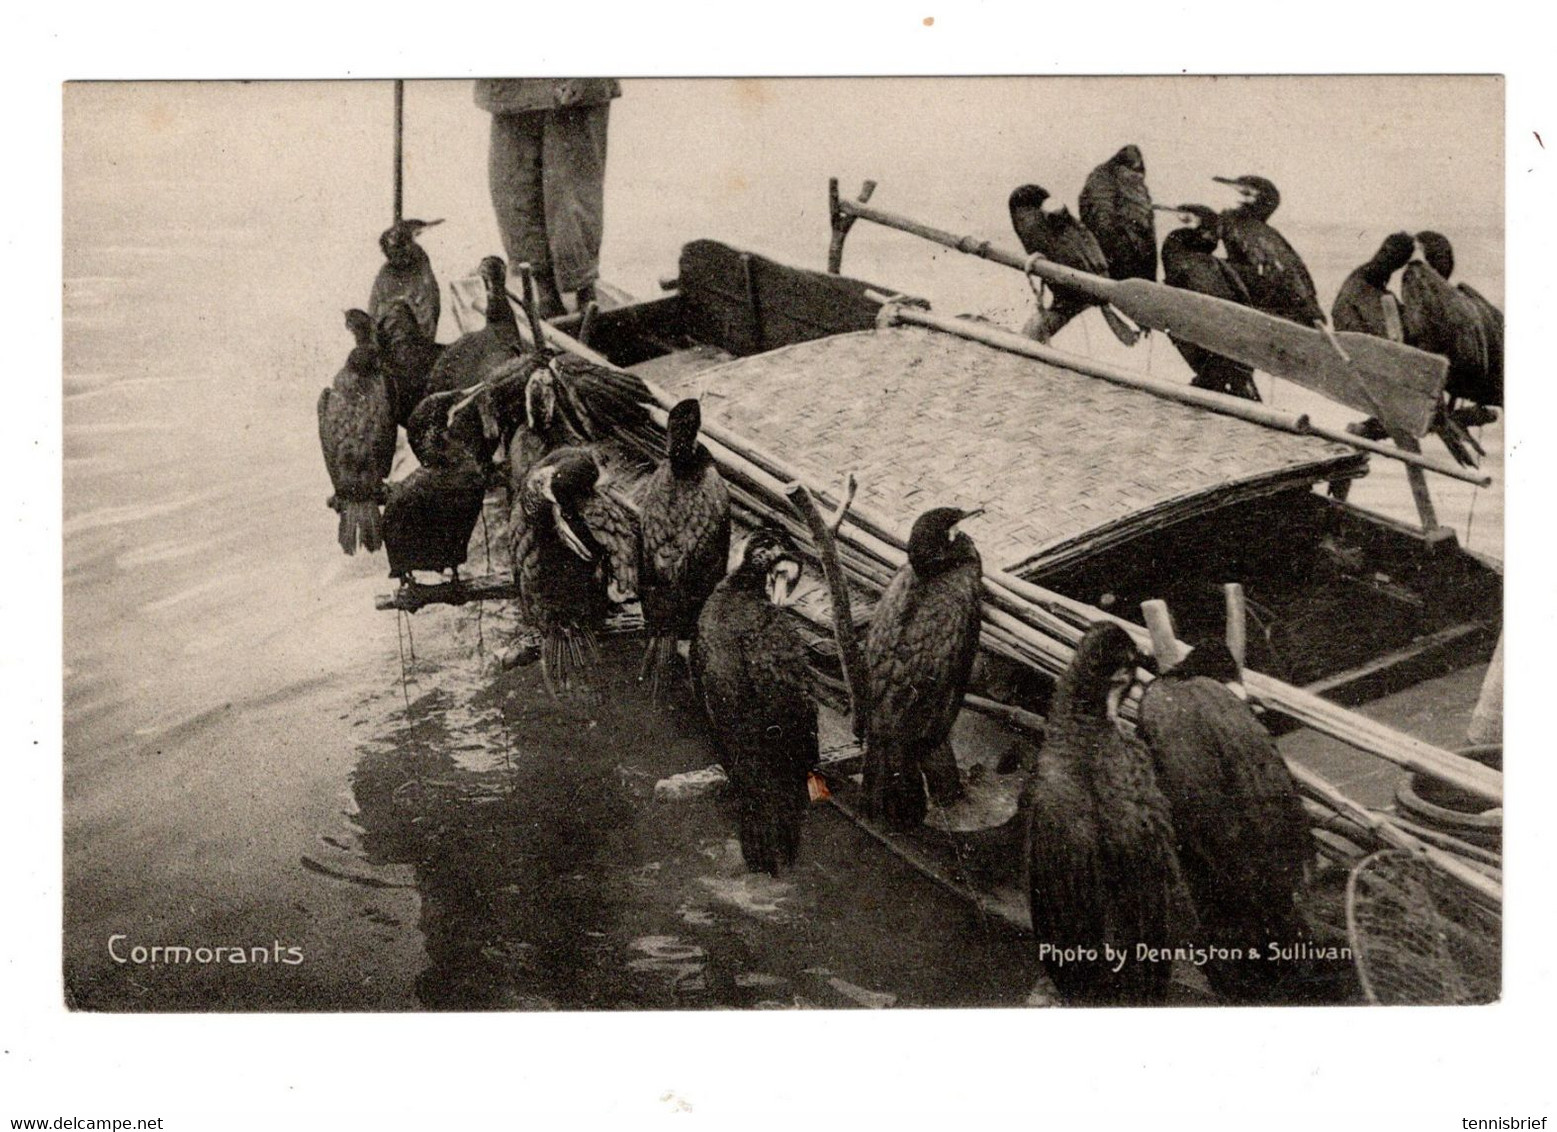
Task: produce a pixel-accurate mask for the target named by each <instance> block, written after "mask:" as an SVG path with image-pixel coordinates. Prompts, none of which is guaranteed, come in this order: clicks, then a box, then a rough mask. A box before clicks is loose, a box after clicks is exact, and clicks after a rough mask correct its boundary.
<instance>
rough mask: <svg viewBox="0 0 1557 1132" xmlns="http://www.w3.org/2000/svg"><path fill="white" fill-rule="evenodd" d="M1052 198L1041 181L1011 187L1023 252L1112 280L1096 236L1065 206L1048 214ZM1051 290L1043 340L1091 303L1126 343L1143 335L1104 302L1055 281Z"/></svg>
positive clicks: (1041, 327)
mask: <svg viewBox="0 0 1557 1132" xmlns="http://www.w3.org/2000/svg"><path fill="white" fill-rule="evenodd" d="M1048 199H1049V190H1048V189H1045V188H1043V187H1042V186H1040V185H1022V186H1020V187H1018V188H1016V189H1014V190H1013V191H1012V193H1011V196H1010V198H1009V199H1008V201H1007V202H1006V204H1007V208H1008V209H1009V210H1010V213H1011V227H1012V228H1014V229H1016V238H1017V239H1018V240H1020V241H1021V242H1022V250H1023V251H1025V252H1027V253H1028V254H1029V255H1041V256H1043V258H1044V259H1051V260H1053V261H1054V262H1055V263H1058V264H1061V265H1063V266H1065V267H1073V268H1075V269H1076V270H1077V271H1085V272H1088V273H1089V274H1092V275H1101V276H1103V278H1105V279H1106V278H1108V258H1107V257H1106V256H1105V255H1104V254H1103V248H1102V246H1101V245H1100V244H1099V243H1098V241H1097V237H1096V236H1094V235H1093V234H1092V233H1091V231H1089V230H1088V229H1087V227H1086V225H1084V224H1082V223H1081V221H1079V220H1077V219H1076V218H1075V217H1074V216H1072V215H1071V214H1070V209H1069V208H1067V207H1064V206H1063V205H1062V206H1061V207H1060V210H1059V211H1058V212H1045V211H1044V210H1043V205H1044V202H1045V201H1047V200H1048ZM1049 289H1050V290H1051V291H1052V292H1053V293H1054V300H1053V302H1052V303H1051V304H1050V305H1049V306H1048V307H1040V309H1039V311H1038V316H1037V318H1038V321H1037V337H1038V339H1039V340H1040V341H1043V342H1047V341H1048V340H1049V339H1050V338H1052V337H1054V335H1055V334H1056V333H1058V332H1059V330H1060V328H1061V327H1063V326H1064V325H1065V324H1066V323H1068V322H1069V321H1070V320H1071V319H1073V318H1075V317H1076V316H1077V315H1078V314H1080V313H1081V312H1082V311H1084V310H1086V309H1087V308H1088V307H1098V308H1099V309H1101V310H1102V312H1103V318H1104V320H1105V321H1107V323H1108V328H1109V329H1110V330H1112V331H1113V332H1114V336H1115V337H1116V338H1118V339H1119V340H1120V341H1121V342H1123V343H1124V344H1125V345H1126V346H1133V345H1135V343H1136V341H1137V339H1138V337H1139V336H1138V335H1137V334H1136V332H1135V331H1134V330H1132V329H1131V328H1130V327H1129V326H1127V325H1126V324H1125V322H1124V320H1123V319H1122V318H1120V317H1119V314H1118V312H1117V311H1115V310H1114V309H1113V308H1112V307H1110V306H1109V305H1108V304H1107V303H1106V302H1105V301H1103V300H1101V299H1095V298H1093V297H1092V296H1091V295H1088V294H1087V293H1086V292H1084V291H1078V290H1076V289H1075V288H1073V287H1065V286H1055V285H1053V284H1051V285H1050V288H1049Z"/></svg>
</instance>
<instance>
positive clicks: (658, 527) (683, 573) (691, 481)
mask: <svg viewBox="0 0 1557 1132" xmlns="http://www.w3.org/2000/svg"><path fill="white" fill-rule="evenodd" d="M702 423H703V414H702V408H701V406H700V405H699V404H698V402H697V400H696V399H695V398H690V397H689V398H687V399H686V400H685V401H680V402H678V403H677V404H676V405H675V406H674V407H673V408H672V409H671V410H670V419H669V421H668V422H667V424H666V430H665V432H666V459H665V462H664V463H662V464H661V465H660V466H659V467H658V468H656V469H655V470H654V474H653V475H651V476H650V477H649V479H648V482H647V483H646V484H645V485H644V488H643V494H642V495H641V496H639V503H640V507H639V513H638V521H639V527H640V529H641V531H642V542H641V543H640V546H641V557H640V559H639V561H638V598H639V600H640V601H641V602H642V603H643V626H644V629H645V631H646V632H647V633H648V635H649V641H648V645H647V646H646V647H645V649H644V654H643V668H642V670H641V671H640V672H639V679H640V680H641V679H643V678H645V677H647V678H648V679H649V682H650V683H649V686H650V690H651V691H652V693H653V694H654V695H655V696H656V697H657V696H658V695H659V689H660V682H661V679H662V677H663V676H664V673H665V669H666V667H667V666H668V665H669V664H670V658H671V657H672V656H673V655H674V654H675V651H676V642H677V641H678V640H689V639H691V637H692V635H693V632H694V631H695V630H696V629H697V625H698V611H699V610H701V609H702V608H703V602H704V601H706V600H707V598H708V595H709V594H711V593H713V591H714V587H715V586H717V585H718V584H719V583H720V581H722V580H723V578H724V576H725V571H726V570H727V569H728V568H729V564H730V492H729V490H728V489H727V488H726V487H725V485H724V478H723V477H722V476H720V474H719V468H718V467H717V466H716V465H715V464H714V458H713V457H712V456H710V455H709V454H708V449H706V448H704V447H703V446H702V445H701V444H700V443H698V439H697V433H698V429H699V428H700V427H701V426H702Z"/></svg>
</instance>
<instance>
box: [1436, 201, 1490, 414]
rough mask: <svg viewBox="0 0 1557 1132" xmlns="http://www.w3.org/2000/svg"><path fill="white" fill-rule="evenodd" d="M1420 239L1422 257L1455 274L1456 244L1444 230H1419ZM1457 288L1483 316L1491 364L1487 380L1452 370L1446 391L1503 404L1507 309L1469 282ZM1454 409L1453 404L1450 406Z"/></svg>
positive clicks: (1446, 276) (1453, 395)
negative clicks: (1498, 306) (1504, 318)
mask: <svg viewBox="0 0 1557 1132" xmlns="http://www.w3.org/2000/svg"><path fill="white" fill-rule="evenodd" d="M1416 242H1417V244H1418V246H1420V247H1421V249H1422V258H1423V259H1424V260H1426V261H1427V265H1428V266H1429V267H1431V268H1432V269H1433V270H1434V271H1436V272H1437V273H1438V274H1439V276H1440V277H1442V278H1443V279H1444V280H1445V281H1446V282H1447V281H1448V279H1449V277H1450V276H1452V275H1453V274H1454V248H1453V246H1452V245H1451V244H1450V243H1449V239H1448V237H1447V236H1445V235H1444V234H1443V233H1442V232H1418V233H1417V234H1416ZM1455 290H1457V291H1458V292H1459V293H1460V294H1461V295H1463V296H1464V297H1465V299H1466V301H1467V302H1469V303H1470V305H1471V306H1472V307H1473V308H1474V309H1475V311H1476V313H1477V315H1478V316H1479V318H1480V319H1481V329H1482V335H1483V337H1484V338H1485V339H1486V343H1487V368H1486V373H1485V378H1484V380H1474V379H1470V380H1467V378H1468V377H1469V376H1470V375H1467V374H1461V375H1456V374H1455V373H1454V372H1453V371H1452V370H1451V371H1450V374H1449V384H1448V386H1446V388H1445V391H1446V392H1447V393H1448V394H1449V396H1450V397H1451V398H1462V399H1464V400H1466V401H1472V402H1474V403H1475V404H1477V405H1482V406H1501V405H1502V404H1503V312H1502V311H1500V310H1498V308H1497V307H1495V306H1493V305H1492V303H1491V302H1490V301H1488V299H1487V298H1486V297H1485V296H1484V295H1482V293H1481V292H1480V291H1478V290H1476V288H1474V287H1472V286H1471V285H1470V284H1468V283H1460V284H1459V285H1458V286H1457V287H1456V288H1455ZM1450 407H1451V409H1452V408H1453V406H1452V405H1451V406H1450Z"/></svg>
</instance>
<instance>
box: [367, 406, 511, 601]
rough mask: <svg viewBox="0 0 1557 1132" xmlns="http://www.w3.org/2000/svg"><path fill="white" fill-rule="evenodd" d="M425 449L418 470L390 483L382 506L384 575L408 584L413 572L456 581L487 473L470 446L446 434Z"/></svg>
mask: <svg viewBox="0 0 1557 1132" xmlns="http://www.w3.org/2000/svg"><path fill="white" fill-rule="evenodd" d="M425 451H426V455H425V457H423V460H424V463H423V464H422V466H421V467H420V468H417V469H416V470H415V471H413V472H412V473H411V474H410V475H408V476H406V477H405V478H404V479H403V480H400V481H399V482H397V483H392V484H390V485H389V500H388V502H386V503H385V504H384V549H385V550H386V551H387V552H388V554H389V576H390V577H391V578H399V579H400V580H401V582H402V583H409V582H411V581H413V580H414V579H413V578H412V576H411V574H412V571H413V570H431V571H437V572H439V573H442V572H443V571H444V570H448V571H450V572H451V573H452V575H453V577H454V580H455V581H458V580H459V568H460V567H461V566H463V565H464V564H465V557H466V555H467V553H468V552H469V550H470V536H471V535H472V534H474V533H475V530H476V522H477V520H479V519H480V518H481V506H482V501H483V500H484V499H485V498H486V493H487V476H486V471H485V469H483V468H482V467H481V465H480V464H479V463H477V461H476V459H475V457H474V456H473V455H471V453H470V452H469V450H467V449H466V448H465V447H464V446H462V445H460V444H457V443H453V442H451V441H450V440H449V439H448V438H447V437H443V438H441V439H440V440H439V441H438V442H436V443H434V444H433V445H431V446H430V447H429V448H427V449H426V450H425Z"/></svg>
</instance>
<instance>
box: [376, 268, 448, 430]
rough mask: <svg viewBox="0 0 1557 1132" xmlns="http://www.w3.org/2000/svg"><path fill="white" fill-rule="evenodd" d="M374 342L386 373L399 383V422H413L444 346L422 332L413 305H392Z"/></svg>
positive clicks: (378, 323)
mask: <svg viewBox="0 0 1557 1132" xmlns="http://www.w3.org/2000/svg"><path fill="white" fill-rule="evenodd" d="M374 341H375V342H376V343H377V345H378V353H379V361H380V364H381V365H382V366H383V367H384V372H385V374H386V375H388V377H389V378H390V379H391V380H392V381H393V382H394V383H395V423H396V424H399V425H406V424H409V423H410V420H411V411H412V410H413V409H415V408H416V406H417V405H419V404H420V403H421V400H422V398H423V397H425V396H427V378H428V375H429V374H431V373H432V367H433V363H435V362H436V361H437V360H438V355H440V354H441V353H443V347H442V346H440V345H439V344H438V343H437V342H434V341H433V340H432V339H431V338H429V337H428V336H427V335H426V334H424V333H423V332H422V328H421V327H420V326H419V325H417V321H416V314H415V312H414V311H413V310H412V309H411V304H410V303H408V302H407V301H406V300H404V299H395V300H393V301H392V302H390V303H389V304H388V305H387V306H386V307H385V308H384V312H383V313H382V314H380V315H379V316H378V318H377V320H376V326H375V328H374Z"/></svg>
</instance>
